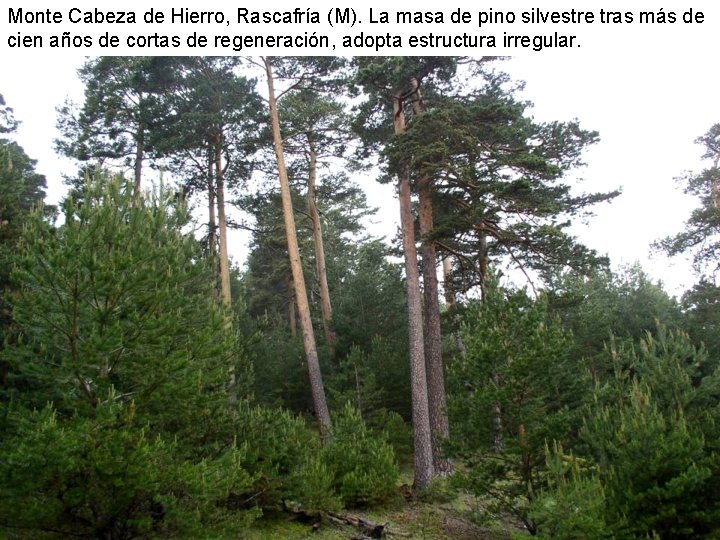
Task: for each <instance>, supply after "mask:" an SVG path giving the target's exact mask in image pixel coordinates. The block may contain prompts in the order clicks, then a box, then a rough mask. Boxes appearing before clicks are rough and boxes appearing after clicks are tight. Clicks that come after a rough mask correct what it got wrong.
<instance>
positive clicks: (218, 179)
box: [214, 134, 232, 308]
mask: <svg viewBox="0 0 720 540" xmlns="http://www.w3.org/2000/svg"><path fill="white" fill-rule="evenodd" d="M217 139H218V140H217V141H216V146H215V160H214V161H215V196H216V198H217V211H218V233H219V235H218V236H219V244H220V296H221V298H222V301H223V304H224V305H225V307H226V308H229V307H230V305H231V303H232V297H231V294H230V262H229V261H228V246H227V221H226V219H225V179H224V178H223V176H224V175H223V168H222V134H218V135H217Z"/></svg>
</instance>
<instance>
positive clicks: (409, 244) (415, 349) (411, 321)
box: [393, 97, 433, 489]
mask: <svg viewBox="0 0 720 540" xmlns="http://www.w3.org/2000/svg"><path fill="white" fill-rule="evenodd" d="M393 109H394V118H393V124H394V128H395V134H397V135H401V134H403V133H405V113H404V111H403V102H402V99H401V98H400V97H396V98H395V99H394V101H393ZM398 183H399V186H398V187H399V189H398V193H399V200H400V224H401V229H402V236H403V252H404V254H405V274H406V278H405V279H406V287H407V304H408V331H409V340H410V343H409V345H410V386H411V391H412V420H413V437H414V439H413V448H414V464H415V477H414V484H415V487H416V488H419V489H423V488H425V487H426V486H427V485H428V483H429V482H430V480H431V478H432V476H433V451H432V435H431V431H430V414H429V408H428V387H427V374H426V372H425V347H424V344H423V318H422V303H421V301H420V273H419V272H418V265H417V261H418V259H417V250H416V248H415V222H414V219H413V214H412V205H411V198H410V178H409V174H408V172H407V171H403V172H401V173H400V174H399V178H398Z"/></svg>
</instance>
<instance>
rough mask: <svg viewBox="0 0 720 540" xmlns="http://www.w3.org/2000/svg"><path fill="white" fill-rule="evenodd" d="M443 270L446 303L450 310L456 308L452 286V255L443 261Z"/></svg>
mask: <svg viewBox="0 0 720 540" xmlns="http://www.w3.org/2000/svg"><path fill="white" fill-rule="evenodd" d="M442 268H443V291H444V293H445V303H446V304H447V306H448V309H452V308H454V307H455V290H454V289H453V286H452V261H451V260H450V255H446V256H445V258H444V259H443V261H442Z"/></svg>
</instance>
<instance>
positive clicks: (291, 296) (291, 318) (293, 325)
mask: <svg viewBox="0 0 720 540" xmlns="http://www.w3.org/2000/svg"><path fill="white" fill-rule="evenodd" d="M287 287H288V288H287V295H288V306H287V313H288V325H289V326H290V335H291V336H292V337H295V336H297V319H296V318H295V286H294V285H293V280H292V278H291V277H290V278H288V280H287Z"/></svg>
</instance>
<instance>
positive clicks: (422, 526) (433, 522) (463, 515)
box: [242, 494, 527, 540]
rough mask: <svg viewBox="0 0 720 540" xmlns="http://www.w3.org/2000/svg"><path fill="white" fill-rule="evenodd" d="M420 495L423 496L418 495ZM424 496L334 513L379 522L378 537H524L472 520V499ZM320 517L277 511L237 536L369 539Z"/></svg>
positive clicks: (250, 538) (512, 529)
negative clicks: (380, 529)
mask: <svg viewBox="0 0 720 540" xmlns="http://www.w3.org/2000/svg"><path fill="white" fill-rule="evenodd" d="M423 499H425V498H423ZM427 499H428V500H416V499H411V500H403V499H402V498H400V497H398V500H397V501H396V502H394V503H390V504H388V505H386V506H383V507H379V508H370V509H363V510H348V511H343V512H341V513H339V514H337V515H338V516H345V517H348V518H350V520H351V521H352V520H353V518H361V519H364V520H367V521H369V522H372V523H375V524H378V525H382V526H384V534H385V535H384V536H382V538H389V539H403V538H409V539H414V540H446V539H453V540H513V539H519V538H523V537H525V535H526V534H527V533H525V534H523V531H522V530H521V529H520V528H518V527H515V526H513V525H512V524H510V523H497V524H495V525H486V526H481V525H478V524H476V523H474V521H473V519H472V515H473V514H475V515H477V511H478V508H477V507H473V505H476V504H477V503H476V502H475V499H474V498H473V497H470V496H463V495H453V496H449V495H447V494H445V495H443V496H442V497H427ZM338 521H339V520H337V519H333V518H332V517H330V518H328V517H327V516H325V517H324V518H323V519H322V520H315V521H314V522H313V521H310V522H309V521H308V520H307V519H303V518H302V516H297V515H288V514H278V515H276V516H266V517H265V518H263V519H261V520H259V521H258V522H256V524H255V525H254V526H253V528H252V529H251V530H250V531H247V534H246V535H244V536H243V537H242V538H245V539H247V540H261V539H262V540H265V539H267V540H285V539H288V540H301V539H305V538H307V539H314V540H351V539H354V540H360V539H362V540H364V539H369V538H374V537H373V536H372V535H371V534H370V533H369V532H368V531H364V530H363V528H362V527H354V526H351V525H342V524H339V523H338Z"/></svg>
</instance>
